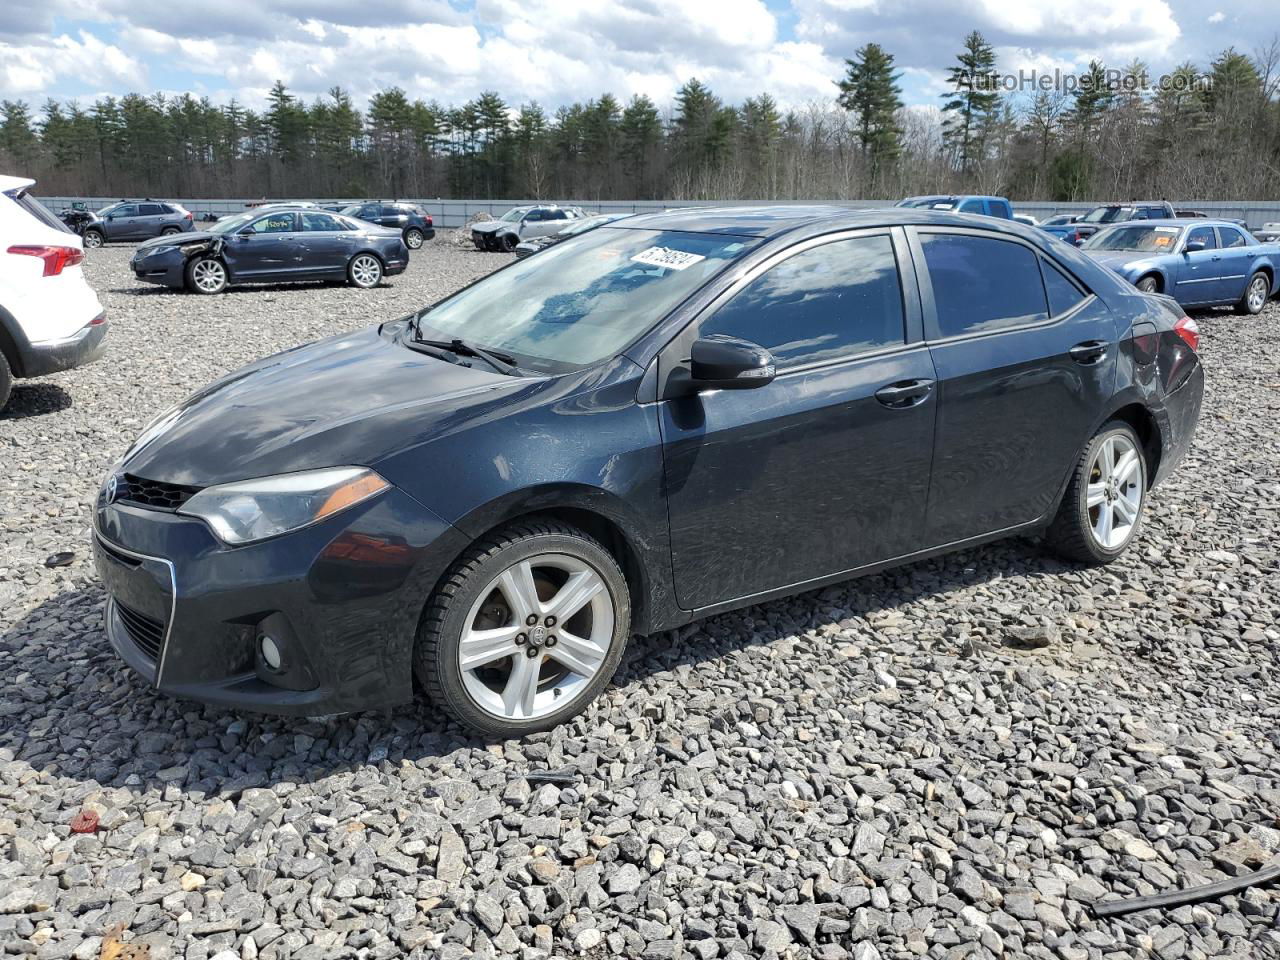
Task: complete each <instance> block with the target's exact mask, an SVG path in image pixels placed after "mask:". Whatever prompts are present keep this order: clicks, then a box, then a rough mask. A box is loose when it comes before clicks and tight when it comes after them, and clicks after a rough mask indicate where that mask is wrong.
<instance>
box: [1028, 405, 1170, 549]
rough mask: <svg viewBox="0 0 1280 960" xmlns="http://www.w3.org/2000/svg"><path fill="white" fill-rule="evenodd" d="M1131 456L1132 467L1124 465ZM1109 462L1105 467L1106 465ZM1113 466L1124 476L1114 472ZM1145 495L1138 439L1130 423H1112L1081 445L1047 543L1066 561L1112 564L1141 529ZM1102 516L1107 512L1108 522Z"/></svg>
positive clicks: (1144, 468)
mask: <svg viewBox="0 0 1280 960" xmlns="http://www.w3.org/2000/svg"><path fill="white" fill-rule="evenodd" d="M1129 452H1132V453H1133V454H1134V455H1135V456H1136V463H1135V464H1134V465H1133V466H1129V465H1128V463H1127V454H1128V453H1129ZM1108 461H1109V464H1110V467H1109V468H1108V467H1106V466H1104V464H1106V463H1107V462H1108ZM1117 465H1119V466H1121V471H1122V472H1121V471H1116V470H1115V467H1116V466H1117ZM1108 478H1110V479H1111V480H1112V481H1113V482H1108ZM1146 495H1147V459H1146V455H1145V453H1144V452H1143V450H1142V441H1141V440H1140V439H1139V438H1138V435H1137V434H1136V433H1135V432H1134V430H1133V427H1131V426H1129V424H1127V423H1125V422H1124V421H1123V420H1111V421H1109V422H1108V423H1106V424H1104V425H1103V426H1102V429H1100V430H1099V431H1098V432H1097V433H1096V434H1094V436H1093V438H1092V439H1091V440H1090V441H1089V442H1088V443H1087V444H1085V448H1084V450H1083V451H1082V452H1081V454H1080V458H1079V459H1078V460H1077V461H1076V465H1075V467H1074V468H1073V470H1072V472H1071V481H1070V482H1069V483H1068V484H1067V492H1066V493H1065V494H1064V495H1063V497H1062V503H1061V504H1060V505H1059V507H1058V513H1057V516H1055V517H1054V519H1053V522H1052V523H1051V524H1050V525H1049V529H1048V531H1047V533H1046V535H1045V540H1046V542H1047V543H1048V545H1049V546H1050V548H1051V549H1052V550H1053V551H1054V552H1055V553H1057V554H1058V555H1059V556H1061V557H1063V558H1065V559H1067V560H1077V561H1080V562H1081V563H1088V564H1104V563H1110V562H1111V561H1112V560H1114V559H1116V558H1117V557H1118V556H1120V554H1122V553H1124V551H1125V550H1126V549H1127V548H1128V546H1129V544H1131V543H1133V541H1134V540H1135V539H1136V538H1137V536H1138V533H1139V531H1140V530H1141V529H1142V508H1143V507H1144V506H1145V505H1146ZM1091 499H1093V500H1094V501H1095V504H1094V505H1093V506H1090V504H1089V500H1091ZM1104 514H1109V516H1110V522H1109V523H1108V522H1106V517H1105V516H1104ZM1129 517H1131V519H1127V518H1129Z"/></svg>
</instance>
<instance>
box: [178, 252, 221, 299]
mask: <svg viewBox="0 0 1280 960" xmlns="http://www.w3.org/2000/svg"><path fill="white" fill-rule="evenodd" d="M186 280H187V289H188V290H190V291H191V292H192V293H201V294H206V295H212V294H215V293H222V292H223V291H224V290H226V289H227V285H228V283H229V282H230V277H228V275H227V265H226V264H225V263H223V262H222V261H221V260H219V259H218V258H217V257H192V258H191V259H190V260H189V261H187V269H186Z"/></svg>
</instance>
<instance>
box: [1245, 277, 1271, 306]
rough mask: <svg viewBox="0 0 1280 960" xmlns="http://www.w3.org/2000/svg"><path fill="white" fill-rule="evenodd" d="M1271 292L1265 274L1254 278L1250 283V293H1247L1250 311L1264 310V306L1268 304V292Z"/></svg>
mask: <svg viewBox="0 0 1280 960" xmlns="http://www.w3.org/2000/svg"><path fill="white" fill-rule="evenodd" d="M1269 292H1270V291H1269V290H1268V284H1267V278H1266V277H1265V276H1257V277H1254V278H1253V282H1252V283H1250V284H1249V293H1248V294H1247V295H1246V301H1247V303H1248V304H1249V312H1250V313H1261V312H1262V308H1263V307H1264V306H1266V304H1267V294H1268V293H1269Z"/></svg>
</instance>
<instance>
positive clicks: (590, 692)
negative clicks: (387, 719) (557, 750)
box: [414, 520, 631, 738]
mask: <svg viewBox="0 0 1280 960" xmlns="http://www.w3.org/2000/svg"><path fill="white" fill-rule="evenodd" d="M630 629H631V600H630V594H629V592H628V590H627V583H626V580H625V579H624V578H623V576H622V571H621V570H620V569H619V568H618V564H617V561H616V560H614V558H613V556H612V555H611V554H610V553H609V552H608V551H607V550H606V549H605V548H604V547H603V546H601V545H600V544H599V543H598V542H596V541H595V540H594V539H592V538H591V537H590V536H588V535H587V534H585V533H583V532H582V531H581V530H578V529H576V528H574V527H571V526H568V525H566V524H562V523H559V522H557V521H554V520H528V521H523V522H519V523H516V524H514V525H512V526H510V527H508V528H506V529H505V530H502V531H500V532H499V533H497V534H494V535H491V536H489V537H486V538H485V539H483V540H481V541H479V542H477V543H476V544H475V545H474V546H472V548H471V549H470V550H468V551H467V552H466V553H465V554H463V556H462V557H461V559H459V560H458V562H457V563H456V564H455V565H454V566H453V568H452V569H451V570H450V572H449V574H448V575H447V576H446V577H445V579H444V582H443V583H442V584H441V585H440V587H439V588H438V589H437V590H436V593H435V595H434V596H433V597H432V598H431V600H430V601H429V602H428V604H427V608H426V611H425V612H424V613H423V616H422V622H421V625H420V626H419V628H418V637H417V643H416V645H415V648H414V672H415V674H416V675H417V677H418V681H419V682H420V683H421V684H422V686H423V687H424V688H425V689H426V692H427V695H428V696H429V697H430V698H431V699H432V701H434V702H435V703H436V704H437V705H438V706H440V707H441V708H442V709H443V710H444V711H445V712H446V713H448V714H450V715H451V716H452V717H454V718H455V719H456V720H458V721H459V722H461V723H462V724H464V725H466V726H468V727H470V728H471V729H473V730H475V731H477V732H479V733H481V734H484V735H485V736H490V737H497V738H512V737H521V736H524V735H526V734H529V733H534V732H536V731H539V730H548V729H550V728H552V727H554V726H556V725H557V724H559V723H562V722H564V721H565V720H568V719H569V718H570V717H573V716H575V715H576V714H578V713H580V712H581V711H582V710H583V709H584V708H585V707H586V706H587V704H589V703H590V702H591V701H592V700H594V699H595V698H596V696H597V695H599V693H600V691H601V690H603V689H604V687H605V685H606V684H608V682H609V680H610V679H611V678H612V677H613V674H614V671H615V670H616V669H617V667H618V662H619V661H620V660H621V659H622V652H623V650H624V648H625V647H626V643H627V637H628V636H629V634H630Z"/></svg>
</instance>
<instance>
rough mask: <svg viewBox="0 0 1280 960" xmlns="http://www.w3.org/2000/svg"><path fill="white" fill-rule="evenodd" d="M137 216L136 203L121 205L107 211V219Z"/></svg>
mask: <svg viewBox="0 0 1280 960" xmlns="http://www.w3.org/2000/svg"><path fill="white" fill-rule="evenodd" d="M137 215H138V205H137V204H136V203H122V204H120V205H119V206H116V207H110V208H108V209H107V216H109V217H136V216H137Z"/></svg>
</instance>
